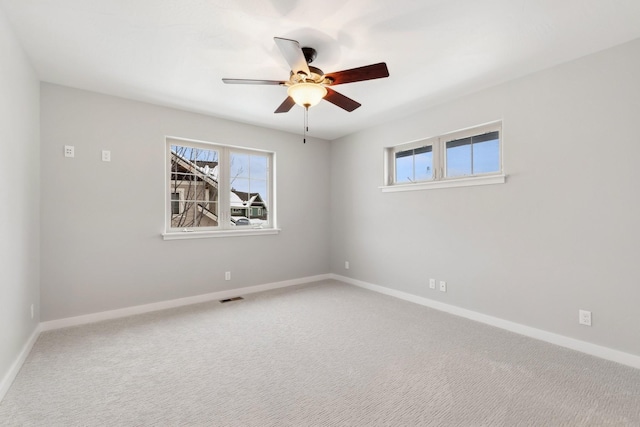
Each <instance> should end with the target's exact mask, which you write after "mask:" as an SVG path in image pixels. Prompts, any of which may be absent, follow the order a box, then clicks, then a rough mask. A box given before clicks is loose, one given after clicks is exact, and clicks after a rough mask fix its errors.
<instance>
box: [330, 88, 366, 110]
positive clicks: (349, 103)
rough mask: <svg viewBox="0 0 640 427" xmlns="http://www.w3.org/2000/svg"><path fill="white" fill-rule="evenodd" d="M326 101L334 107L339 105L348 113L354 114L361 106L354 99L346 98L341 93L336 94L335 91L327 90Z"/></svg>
mask: <svg viewBox="0 0 640 427" xmlns="http://www.w3.org/2000/svg"><path fill="white" fill-rule="evenodd" d="M324 99H325V100H326V101H329V102H330V103H332V104H333V105H337V106H338V107H340V108H342V109H343V110H347V111H348V112H352V111H353V110H355V109H356V108H358V107H359V106H360V105H362V104H360V103H359V102H356V101H354V100H353V99H351V98H349V97H346V96H344V95H343V94H341V93H338V92H336V91H335V90H333V89H330V88H327V95H326V96H325V97H324Z"/></svg>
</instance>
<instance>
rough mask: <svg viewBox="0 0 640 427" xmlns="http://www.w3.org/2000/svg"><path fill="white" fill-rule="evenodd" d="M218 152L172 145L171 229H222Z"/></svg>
mask: <svg viewBox="0 0 640 427" xmlns="http://www.w3.org/2000/svg"><path fill="white" fill-rule="evenodd" d="M218 155H219V153H218V151H217V150H212V149H202V148H194V147H187V146H181V145H171V183H170V192H171V226H172V227H176V228H193V227H216V226H218V203H217V202H218V176H217V171H218V168H217V166H218V159H219V157H218Z"/></svg>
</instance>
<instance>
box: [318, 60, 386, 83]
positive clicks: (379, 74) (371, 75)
mask: <svg viewBox="0 0 640 427" xmlns="http://www.w3.org/2000/svg"><path fill="white" fill-rule="evenodd" d="M326 77H328V78H330V79H331V80H333V83H331V85H332V86H334V85H340V84H344V83H354V82H361V81H364V80H373V79H381V78H383V77H389V70H388V69H387V64H385V63H384V62H381V63H379V64H372V65H365V66H364V67H358V68H352V69H350V70H344V71H336V72H335V73H329V74H327V75H326Z"/></svg>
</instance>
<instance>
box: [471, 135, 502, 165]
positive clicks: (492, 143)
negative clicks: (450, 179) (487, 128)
mask: <svg viewBox="0 0 640 427" xmlns="http://www.w3.org/2000/svg"><path fill="white" fill-rule="evenodd" d="M499 171H500V140H499V136H498V132H490V133H487V134H485V135H479V136H475V137H473V173H474V174H480V173H489V172H499Z"/></svg>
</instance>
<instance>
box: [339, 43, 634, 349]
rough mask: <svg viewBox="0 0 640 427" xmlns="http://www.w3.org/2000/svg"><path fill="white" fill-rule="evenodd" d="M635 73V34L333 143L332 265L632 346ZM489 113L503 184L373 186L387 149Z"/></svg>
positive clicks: (454, 302)
mask: <svg viewBox="0 0 640 427" xmlns="http://www.w3.org/2000/svg"><path fill="white" fill-rule="evenodd" d="M638 76H640V40H636V41H634V42H632V43H628V44H625V45H622V46H619V47H616V48H613V49H610V50H607V51H604V52H600V53H598V54H595V55H592V56H588V57H585V58H582V59H579V60H576V61H573V62H571V63H567V64H565V65H562V66H559V67H556V68H553V69H549V70H546V71H544V72H539V73H536V74H534V75H531V76H528V77H525V78H522V79H519V80H517V81H513V82H511V83H508V84H504V85H501V86H498V87H495V88H492V89H488V90H484V91H481V92H479V93H475V94H473V95H470V96H467V97H464V98H462V99H459V100H457V101H455V102H451V103H448V104H445V105H441V106H438V107H436V108H430V109H427V110H425V111H423V112H421V113H420V114H415V115H412V116H410V117H406V118H405V119H403V120H400V121H395V122H392V123H387V124H384V125H378V126H375V127H372V128H371V129H369V130H367V131H364V132H360V133H357V134H354V135H351V136H348V137H345V138H343V139H341V140H337V141H334V142H333V143H332V158H331V165H332V174H331V178H332V185H331V188H332V203H333V206H334V209H333V210H332V224H333V226H332V244H331V269H332V272H334V273H337V274H341V275H345V276H348V277H351V278H354V279H358V280H362V281H365V282H368V283H372V284H376V285H381V286H385V287H389V288H392V289H396V290H400V291H404V292H408V293H411V294H414V295H419V296H423V297H427V298H431V299H434V300H438V301H442V302H445V303H448V304H452V305H455V306H458V307H462V308H466V309H470V310H474V311H477V312H480V313H484V314H488V315H492V316H495V317H498V318H502V319H506V320H510V321H514V322H518V323H521V324H524V325H528V326H531V327H535V328H539V329H542V330H546V331H551V332H555V333H558V334H562V335H566V336H570V337H574V338H577V339H580V340H584V341H588V342H592V343H595V344H600V345H604V346H607V347H610V348H614V349H618V350H621V351H625V352H628V353H632V354H636V355H640V339H639V338H640V322H639V321H638V318H637V314H638V302H639V301H640V264H639V262H638V260H639V259H640V227H639V225H638V221H639V219H640V190H639V189H638V183H640V167H639V166H638V164H639V163H638V162H639V159H640V136H639V135H640V129H639V128H638V123H639V119H640V84H639V80H638ZM498 119H502V120H503V131H504V134H503V136H504V162H505V169H506V173H507V174H508V179H507V183H506V184H502V185H491V186H480V187H466V188H448V189H440V190H427V191H415V192H404V193H384V194H383V193H381V191H380V189H379V188H378V186H379V185H381V184H382V154H383V149H382V148H383V147H384V146H389V145H396V144H400V143H403V142H408V141H412V140H415V139H420V138H424V137H429V136H434V135H439V134H442V133H446V132H451V131H455V130H458V129H462V128H466V127H469V126H473V125H478V124H481V123H485V122H489V121H493V120H498ZM345 260H348V261H350V264H351V265H350V267H351V268H350V270H345V269H344V261H345ZM431 277H432V278H436V279H439V280H446V281H447V282H448V292H447V293H441V292H438V291H435V290H430V289H429V288H428V279H429V278H431ZM580 308H582V309H586V310H591V311H592V312H593V326H592V327H591V328H589V327H585V326H580V325H579V324H578V309H580Z"/></svg>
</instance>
